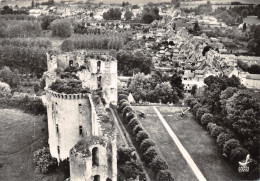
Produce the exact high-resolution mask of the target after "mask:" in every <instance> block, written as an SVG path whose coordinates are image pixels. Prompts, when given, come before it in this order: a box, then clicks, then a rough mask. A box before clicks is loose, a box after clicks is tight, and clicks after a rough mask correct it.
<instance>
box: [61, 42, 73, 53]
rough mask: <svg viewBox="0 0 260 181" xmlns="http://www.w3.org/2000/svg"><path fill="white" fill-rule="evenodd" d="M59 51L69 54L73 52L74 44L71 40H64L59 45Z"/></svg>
mask: <svg viewBox="0 0 260 181" xmlns="http://www.w3.org/2000/svg"><path fill="white" fill-rule="evenodd" d="M61 49H62V50H63V51H65V52H70V51H73V50H74V43H73V41H71V40H64V41H63V42H62V44H61Z"/></svg>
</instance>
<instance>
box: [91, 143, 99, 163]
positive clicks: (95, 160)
mask: <svg viewBox="0 0 260 181" xmlns="http://www.w3.org/2000/svg"><path fill="white" fill-rule="evenodd" d="M98 165H99V159H98V148H97V147H95V148H93V150H92V166H98Z"/></svg>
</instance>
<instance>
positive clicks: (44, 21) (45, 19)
mask: <svg viewBox="0 0 260 181" xmlns="http://www.w3.org/2000/svg"><path fill="white" fill-rule="evenodd" d="M58 18H59V17H58V16H53V15H45V16H43V17H42V18H41V21H42V23H41V27H42V29H43V30H48V29H49V28H50V27H49V26H50V24H51V22H53V21H54V20H55V19H58Z"/></svg>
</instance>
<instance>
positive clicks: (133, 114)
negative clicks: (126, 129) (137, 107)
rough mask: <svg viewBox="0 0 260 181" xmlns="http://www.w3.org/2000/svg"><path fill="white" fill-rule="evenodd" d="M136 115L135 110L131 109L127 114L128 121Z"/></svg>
mask: <svg viewBox="0 0 260 181" xmlns="http://www.w3.org/2000/svg"><path fill="white" fill-rule="evenodd" d="M134 117H136V114H135V112H133V111H131V112H129V113H128V114H127V115H126V121H127V122H129V121H130V120H131V119H133V118H134Z"/></svg>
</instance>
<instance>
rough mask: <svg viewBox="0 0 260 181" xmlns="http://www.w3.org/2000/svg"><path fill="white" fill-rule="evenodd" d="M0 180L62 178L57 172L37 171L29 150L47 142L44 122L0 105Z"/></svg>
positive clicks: (40, 146) (27, 180)
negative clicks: (39, 173)
mask: <svg viewBox="0 0 260 181" xmlns="http://www.w3.org/2000/svg"><path fill="white" fill-rule="evenodd" d="M0 115H1V119H0V142H1V147H0V180H1V181H10V180H12V181H21V180H26V181H35V180H57V181H59V180H64V177H63V175H62V174H61V173H53V174H51V175H44V176H43V175H37V174H36V173H35V172H34V169H35V166H34V164H33V152H34V151H35V150H37V149H39V148H42V147H43V146H47V145H48V143H47V142H48V140H47V131H48V129H47V122H44V121H43V120H42V119H43V118H42V116H33V115H30V114H26V113H23V112H22V111H20V110H16V109H0Z"/></svg>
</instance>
